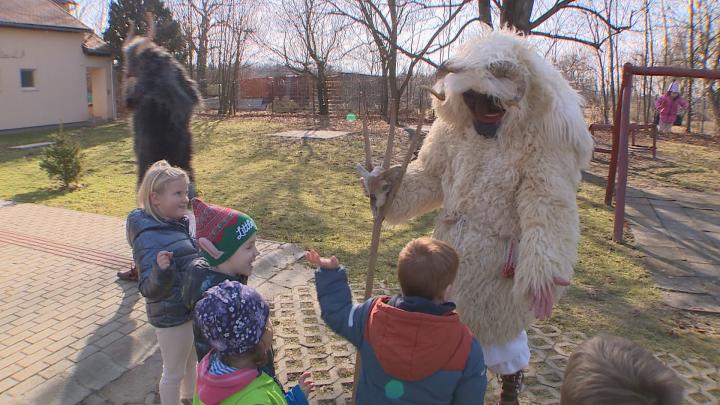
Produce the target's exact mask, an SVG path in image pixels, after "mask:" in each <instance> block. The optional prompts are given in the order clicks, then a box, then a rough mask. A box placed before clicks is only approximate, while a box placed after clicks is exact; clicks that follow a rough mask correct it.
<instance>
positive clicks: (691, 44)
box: [685, 0, 695, 132]
mask: <svg viewBox="0 0 720 405" xmlns="http://www.w3.org/2000/svg"><path fill="white" fill-rule="evenodd" d="M688 22H689V23H690V24H689V27H688V29H689V32H688V67H689V68H690V69H692V68H694V67H695V1H694V0H690V2H689V3H688ZM692 90H693V79H692V78H690V79H689V80H688V92H687V103H688V108H687V121H686V122H685V124H686V126H685V132H691V131H692V106H693V98H692Z"/></svg>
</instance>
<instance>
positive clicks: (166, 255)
mask: <svg viewBox="0 0 720 405" xmlns="http://www.w3.org/2000/svg"><path fill="white" fill-rule="evenodd" d="M172 257H173V252H168V251H166V250H161V251H160V252H158V255H157V264H158V267H160V270H167V269H168V267H170V264H171V263H172Z"/></svg>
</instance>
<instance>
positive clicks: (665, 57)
mask: <svg viewBox="0 0 720 405" xmlns="http://www.w3.org/2000/svg"><path fill="white" fill-rule="evenodd" d="M660 4H661V7H662V22H663V30H664V34H665V35H664V37H663V48H664V49H663V66H667V65H668V58H669V54H670V40H669V35H668V23H667V15H666V14H667V13H666V11H665V10H666V8H665V0H662V1H661V2H660ZM666 89H667V77H666V76H663V78H662V89H661V91H660V93H664V92H665V90H666Z"/></svg>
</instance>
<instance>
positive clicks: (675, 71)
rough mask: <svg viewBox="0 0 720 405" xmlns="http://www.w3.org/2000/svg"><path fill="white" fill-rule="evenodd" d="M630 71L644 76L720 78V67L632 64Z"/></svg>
mask: <svg viewBox="0 0 720 405" xmlns="http://www.w3.org/2000/svg"><path fill="white" fill-rule="evenodd" d="M630 73H632V74H634V75H644V76H672V77H692V78H696V79H720V69H690V68H681V67H671V66H653V67H646V66H630Z"/></svg>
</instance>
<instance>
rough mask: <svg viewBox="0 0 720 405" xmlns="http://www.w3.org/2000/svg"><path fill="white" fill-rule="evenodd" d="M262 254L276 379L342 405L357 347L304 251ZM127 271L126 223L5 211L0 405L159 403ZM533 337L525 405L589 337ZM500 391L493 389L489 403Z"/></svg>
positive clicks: (711, 394)
mask: <svg viewBox="0 0 720 405" xmlns="http://www.w3.org/2000/svg"><path fill="white" fill-rule="evenodd" d="M259 246H260V250H261V257H260V259H259V260H258V263H257V264H256V266H255V274H254V276H253V277H251V281H250V283H251V285H253V286H256V287H257V288H258V289H259V290H260V291H261V292H262V293H263V294H264V295H265V296H266V297H268V298H269V299H270V300H271V305H272V313H271V318H272V320H273V323H274V327H275V331H276V338H275V341H274V346H275V349H276V351H277V357H276V361H277V370H278V375H279V378H280V380H281V381H282V382H283V383H284V384H286V385H289V384H294V383H295V380H296V378H297V376H298V375H299V373H301V372H302V371H304V370H311V371H312V372H313V374H314V379H315V381H316V383H317V392H316V393H315V394H314V395H313V396H312V397H311V403H312V404H320V405H329V404H336V403H337V404H342V403H346V402H347V398H348V397H349V392H350V389H351V384H352V372H353V362H354V350H353V348H352V347H351V346H350V345H349V344H348V343H347V342H345V341H344V340H342V339H341V338H339V337H338V336H336V335H334V334H332V333H331V332H329V331H328V330H327V328H326V327H325V325H324V324H323V323H322V321H321V319H320V311H319V308H318V303H317V301H316V300H315V294H314V287H313V285H312V277H313V272H312V271H311V270H310V269H309V268H307V267H306V266H305V265H303V264H302V263H300V262H299V261H298V259H299V257H300V255H301V253H302V252H301V251H300V250H299V248H297V247H296V246H294V245H291V244H282V243H277V242H271V241H261V242H259ZM129 262H130V251H129V248H128V246H127V243H126V242H125V239H124V230H123V221H122V220H121V219H118V218H111V217H105V216H101V215H94V214H86V213H80V212H75V211H69V210H64V209H59V208H49V207H44V206H39V205H33V204H20V205H12V204H7V203H5V202H0V404H3V405H6V404H7V405H14V404H43V405H45V404H76V403H82V404H84V405H91V404H92V405H94V404H147V405H154V404H157V403H158V402H159V398H158V395H157V384H158V380H159V377H160V370H161V362H160V356H159V352H158V348H157V344H156V339H155V334H154V332H153V330H152V327H151V326H149V325H148V324H147V322H146V315H145V308H144V304H143V301H142V298H141V297H140V295H139V294H138V293H137V288H136V286H135V283H132V282H119V281H117V280H116V277H115V272H116V271H118V270H123V269H125V268H127V266H128V265H129ZM377 292H378V293H381V292H386V293H387V292H390V291H386V290H379V291H377ZM360 295H361V293H360V289H356V296H357V298H359V297H360ZM528 332H529V336H530V346H531V350H532V352H533V358H532V362H533V363H532V364H531V366H530V369H529V370H528V373H527V380H526V389H525V392H524V394H523V398H524V399H523V404H528V403H532V404H556V403H557V402H558V398H559V386H560V384H561V381H562V375H563V372H562V370H563V369H564V367H565V362H566V361H567V357H568V355H569V354H570V353H571V352H572V351H573V350H574V348H575V346H576V345H577V344H578V343H579V342H581V341H582V340H584V339H585V336H584V335H582V334H570V333H563V332H562V331H561V330H559V329H557V328H556V327H554V326H552V325H549V324H538V325H535V326H534V327H532V328H531V330H529V331H528ZM658 357H659V358H661V359H662V360H663V361H664V362H666V364H668V365H669V366H671V367H673V368H674V369H675V370H676V371H677V372H678V374H680V375H681V376H682V378H683V379H684V380H685V382H686V384H687V387H688V394H689V395H688V403H691V404H705V403H718V402H719V401H720V388H718V387H720V369H719V368H718V367H717V365H711V364H708V363H707V362H703V361H702V360H699V359H679V358H677V357H675V356H673V355H672V354H667V353H660V354H658ZM497 392H498V387H497V383H496V382H495V381H494V380H493V381H491V383H490V387H489V389H488V398H487V403H492V400H493V399H494V398H495V395H496V393H497Z"/></svg>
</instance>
